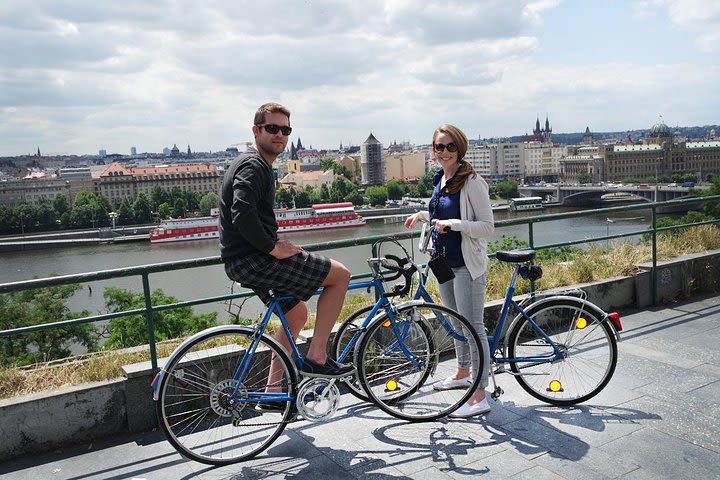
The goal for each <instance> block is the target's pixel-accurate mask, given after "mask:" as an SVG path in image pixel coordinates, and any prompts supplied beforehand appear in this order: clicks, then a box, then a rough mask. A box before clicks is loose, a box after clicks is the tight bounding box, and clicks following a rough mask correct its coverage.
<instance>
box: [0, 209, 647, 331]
mask: <svg viewBox="0 0 720 480" xmlns="http://www.w3.org/2000/svg"><path fill="white" fill-rule="evenodd" d="M565 211H569V209H568V208H563V207H551V208H547V209H545V210H544V211H543V213H559V212H565ZM537 214H538V212H537V211H535V212H518V213H512V212H508V211H496V213H495V218H496V220H503V219H507V218H517V216H529V215H537ZM607 217H608V215H602V216H595V217H582V218H572V219H564V220H558V221H553V222H543V223H538V224H536V225H535V226H534V238H535V244H536V245H540V244H548V243H558V242H563V241H570V240H582V239H592V238H596V237H600V236H604V235H607V234H608V233H609V234H611V235H614V234H619V233H626V232H631V231H637V230H642V229H644V228H646V227H647V226H648V225H649V221H650V220H649V219H650V217H649V211H647V212H646V211H637V210H634V211H630V212H626V213H624V212H620V213H614V214H613V215H610V219H611V220H612V223H611V222H608V221H607ZM404 231H406V229H405V227H404V226H403V224H402V223H393V224H383V223H382V222H379V221H369V222H368V223H367V224H366V225H365V226H364V227H361V228H351V229H335V230H327V231H312V232H301V233H292V234H287V235H286V236H285V238H289V239H291V240H292V241H294V242H295V243H297V244H299V245H307V244H312V243H319V242H326V241H331V240H341V239H345V238H357V237H364V236H370V235H381V234H386V233H396V232H404ZM502 235H515V236H517V237H518V238H520V239H523V240H527V226H526V225H518V226H512V227H504V228H499V229H497V230H496V232H495V239H499V238H501V237H502ZM635 238H637V237H635ZM405 244H406V245H407V246H409V245H410V242H406V243H405ZM327 254H328V256H330V257H332V258H335V259H337V260H339V261H341V262H342V263H344V264H345V265H347V266H348V268H350V270H351V271H352V272H353V273H360V272H366V271H368V267H367V263H366V259H367V257H369V256H370V249H369V246H358V247H351V248H343V249H336V250H332V251H329V252H328V253H327ZM216 255H218V246H217V240H203V241H192V242H177V243H170V244H150V242H133V243H125V244H121V243H118V244H107V245H93V246H78V247H72V248H59V249H47V250H29V251H23V252H11V253H0V272H1V273H0V275H1V279H0V283H5V282H13V281H20V280H27V279H32V278H40V277H47V276H50V275H53V274H57V275H67V274H72V273H83V272H93V271H99V270H108V269H114V268H121V267H130V266H137V265H147V264H153V263H162V262H169V261H173V260H183V259H191V258H200V257H210V256H216ZM107 286H114V287H119V288H124V289H129V290H133V291H136V292H140V291H142V283H141V279H140V277H127V278H118V279H114V280H105V281H98V282H93V283H92V285H91V287H92V293H91V292H90V290H89V289H88V288H87V285H85V286H83V289H82V290H81V291H79V292H77V293H76V294H75V296H74V297H73V298H72V300H71V302H70V308H71V309H72V310H75V311H77V310H82V309H88V310H90V311H91V312H92V313H93V314H95V313H105V307H104V301H103V298H102V292H103V290H104V289H105V288H106V287H107ZM150 287H151V288H152V289H153V290H154V289H157V288H161V289H163V291H164V292H165V293H166V294H170V295H173V296H176V297H178V298H180V299H183V300H189V299H194V298H200V297H205V296H213V295H218V294H222V293H226V292H228V291H229V289H230V282H229V281H228V279H227V278H226V276H225V273H224V271H223V268H222V266H221V265H215V266H212V267H203V268H194V269H187V270H182V271H175V272H167V273H158V274H152V275H150ZM194 308H195V311H197V312H204V311H219V312H220V315H221V317H220V318H221V319H223V317H224V314H223V313H222V310H223V309H224V308H225V307H223V306H219V307H218V306H210V305H205V306H197V307H194ZM261 310H262V305H260V304H259V302H253V301H251V302H249V303H248V305H246V307H244V309H243V314H244V315H246V316H254V315H257V314H258V312H260V311H261Z"/></svg>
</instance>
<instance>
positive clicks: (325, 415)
mask: <svg viewBox="0 0 720 480" xmlns="http://www.w3.org/2000/svg"><path fill="white" fill-rule="evenodd" d="M336 382H337V379H335V378H333V379H328V378H308V379H307V380H304V381H303V382H302V383H301V384H300V385H299V388H298V395H297V400H296V401H295V404H296V405H297V409H298V413H299V414H300V415H301V416H302V417H303V418H305V420H310V421H311V422H324V421H325V420H327V419H329V418H330V417H332V416H333V414H334V413H335V411H336V410H337V407H338V404H339V403H340V390H339V389H338V387H337V385H335V383H336Z"/></svg>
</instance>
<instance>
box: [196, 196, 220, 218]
mask: <svg viewBox="0 0 720 480" xmlns="http://www.w3.org/2000/svg"><path fill="white" fill-rule="evenodd" d="M219 204H220V199H219V198H218V195H217V193H214V192H208V193H206V194H205V195H203V197H202V198H201V199H200V213H202V214H203V215H210V210H212V209H213V208H218V205H219Z"/></svg>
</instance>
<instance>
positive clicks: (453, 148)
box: [433, 142, 458, 153]
mask: <svg viewBox="0 0 720 480" xmlns="http://www.w3.org/2000/svg"><path fill="white" fill-rule="evenodd" d="M446 148H447V151H448V152H450V153H453V152H457V151H458V147H457V145H455V144H454V143H452V142H450V143H448V144H447V145H445V144H444V143H433V150H435V151H436V152H444V151H445V149H446Z"/></svg>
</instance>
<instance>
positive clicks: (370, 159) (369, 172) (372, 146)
mask: <svg viewBox="0 0 720 480" xmlns="http://www.w3.org/2000/svg"><path fill="white" fill-rule="evenodd" d="M360 171H361V174H362V183H363V185H382V184H383V183H385V179H384V178H383V164H382V144H381V143H380V142H379V141H378V140H377V138H375V136H374V135H373V134H372V133H370V136H369V137H368V138H367V140H365V142H364V143H363V144H362V145H361V146H360Z"/></svg>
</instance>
